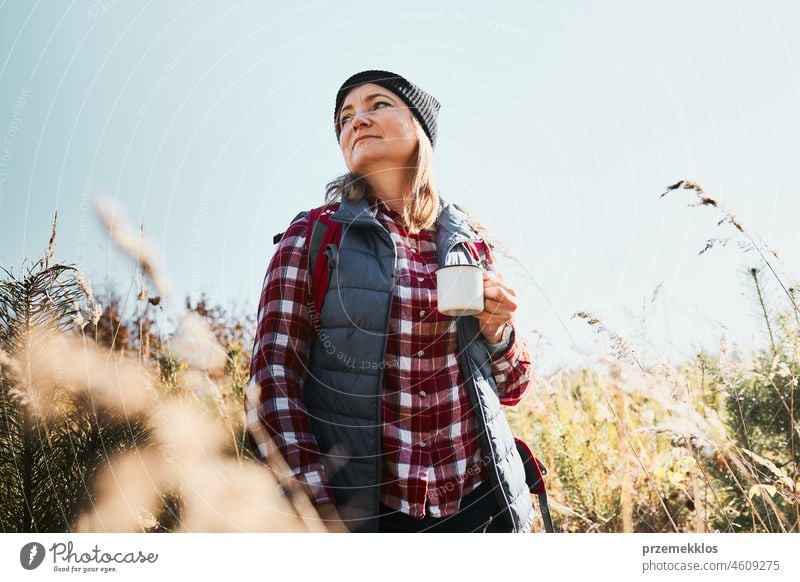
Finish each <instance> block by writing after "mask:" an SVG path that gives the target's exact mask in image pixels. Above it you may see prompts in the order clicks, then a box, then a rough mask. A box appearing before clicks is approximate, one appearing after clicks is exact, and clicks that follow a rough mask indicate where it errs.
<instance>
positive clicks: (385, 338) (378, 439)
mask: <svg viewBox="0 0 800 582" xmlns="http://www.w3.org/2000/svg"><path fill="white" fill-rule="evenodd" d="M379 227H380V228H379V230H380V232H381V234H382V235H383V236H384V239H385V240H388V241H389V246H391V248H392V254H393V257H392V282H391V284H390V285H389V302H388V309H387V310H386V311H387V312H386V323H385V324H384V326H383V329H384V333H383V347H382V348H381V360H382V361H383V363H384V365H383V366H380V369H379V370H378V395H377V396H378V397H377V398H376V409H377V410H376V414H375V418H376V419H377V432H378V434H377V437H376V441H375V442H376V443H377V447H378V462H377V464H378V482H377V484H376V487H375V489H376V492H375V501H374V508H375V522H376V530H377V529H378V526H377V523H378V522H379V514H380V503H381V487H382V484H381V479H382V478H383V418H382V415H381V408H382V406H383V375H384V371H385V369H386V365H385V360H386V346H387V345H388V343H389V326H390V324H391V321H392V300H393V299H394V285H395V282H396V281H397V248H396V247H395V244H394V241H393V240H392V236H391V235H390V234H389V231H387V230H386V228H385V227H384V226H383V225H379Z"/></svg>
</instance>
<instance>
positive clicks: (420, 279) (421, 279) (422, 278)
mask: <svg viewBox="0 0 800 582" xmlns="http://www.w3.org/2000/svg"><path fill="white" fill-rule="evenodd" d="M424 280H425V277H417V281H419V282H420V283H421V282H422V281H424Z"/></svg>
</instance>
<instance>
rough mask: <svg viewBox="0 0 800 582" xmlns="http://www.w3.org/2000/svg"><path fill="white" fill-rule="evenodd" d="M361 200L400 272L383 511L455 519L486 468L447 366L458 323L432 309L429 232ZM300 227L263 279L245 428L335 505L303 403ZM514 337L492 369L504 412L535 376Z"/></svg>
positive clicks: (305, 318) (458, 384)
mask: <svg viewBox="0 0 800 582" xmlns="http://www.w3.org/2000/svg"><path fill="white" fill-rule="evenodd" d="M369 201H370V204H371V211H372V212H373V214H374V215H375V216H376V218H377V219H378V220H379V221H380V223H381V224H383V226H385V227H386V229H387V230H388V232H389V234H390V235H391V238H392V240H394V242H395V246H396V248H397V269H398V277H397V279H396V287H395V293H394V297H393V299H392V314H391V321H390V333H389V338H388V342H387V346H386V354H385V362H386V368H385V373H384V390H383V404H382V409H381V410H382V422H383V468H382V477H383V478H382V481H383V483H382V487H381V502H382V503H384V504H385V505H387V506H389V507H392V508H394V509H399V510H400V511H402V512H404V513H407V514H409V515H411V516H413V517H417V518H422V517H424V516H425V515H426V514H430V515H432V516H435V517H441V516H447V515H452V514H454V513H456V512H457V511H458V506H459V500H460V499H461V497H462V496H464V495H466V494H467V493H469V492H470V491H472V490H473V489H474V488H475V487H477V486H478V485H480V484H481V483H482V482H483V481H485V480H487V479H488V476H487V465H488V458H486V457H485V455H483V453H482V451H481V449H480V446H479V442H478V422H477V418H476V414H475V413H474V412H473V409H472V405H471V403H470V400H469V396H468V394H467V392H466V389H465V387H464V380H463V376H462V373H461V370H460V369H459V366H458V361H457V359H456V357H457V353H458V349H457V340H456V319H455V318H454V317H449V316H445V315H442V314H441V313H439V311H438V310H437V309H436V275H435V271H436V269H437V268H438V261H437V253H436V237H435V234H436V230H435V229H436V227H435V226H434V227H431V228H430V229H427V230H423V231H421V232H419V233H418V234H415V235H412V234H409V233H408V232H407V231H406V230H405V229H403V228H402V227H401V226H399V224H402V220H400V217H399V215H398V214H397V213H395V212H394V211H392V210H391V209H389V208H388V207H386V206H385V205H384V204H382V203H379V202H378V201H377V200H376V199H374V198H372V197H370V198H369ZM307 224H308V223H307V219H304V218H300V219H298V220H296V221H295V222H293V223H292V224H291V225H290V226H289V228H288V229H287V230H286V232H285V233H284V234H283V238H282V239H281V241H280V243H279V244H278V248H277V250H276V252H275V255H274V256H273V257H272V260H271V261H270V265H269V268H268V270H267V274H266V277H265V279H264V285H263V289H262V292H261V299H260V303H259V310H258V328H257V332H256V339H255V343H254V347H253V358H252V362H251V368H250V372H251V387H254V388H255V389H256V390H257V389H258V386H260V387H261V390H260V392H256V394H257V395H258V398H257V401H258V406H257V407H256V408H255V409H253V410H250V411H248V417H247V424H248V426H251V425H253V424H254V423H261V424H262V426H263V427H264V428H265V429H266V431H267V432H268V434H269V435H270V437H272V439H273V440H274V442H275V444H276V445H277V446H278V448H279V449H280V451H281V453H282V454H283V455H284V457H285V458H286V461H287V463H288V464H289V466H290V467H291V468H292V471H293V472H294V474H295V476H296V478H297V479H299V480H301V481H302V482H304V483H305V484H307V485H308V487H309V489H310V491H311V492H312V495H313V501H314V503H317V504H318V503H323V502H326V501H333V500H334V497H333V492H332V491H331V489H330V488H329V487H328V481H327V477H326V475H325V472H324V468H323V466H322V464H321V462H320V459H319V450H318V448H317V445H316V442H315V439H314V436H313V433H312V431H311V427H310V424H309V419H308V416H307V414H306V410H305V406H304V405H303V401H302V398H301V393H302V387H303V384H304V382H305V379H306V377H307V374H308V370H307V361H308V357H309V341H310V340H311V337H312V333H313V332H312V327H311V321H310V319H309V315H308V309H307V305H308V300H309V298H310V295H309V289H308V283H307V273H308V269H307V264H308V263H307V252H308V251H307V248H306V242H305V239H306V228H307ZM486 249H487V250H486V253H487V262H488V264H489V266H490V268H491V267H492V266H493V264H494V257H493V255H492V252H491V250H490V249H489V247H488V246H487V247H486ZM514 336H515V338H514V341H513V342H512V343H511V345H510V346H509V348H508V349H507V350H506V351H505V352H503V353H502V354H498V355H496V356H494V357H493V361H492V372H493V375H494V378H495V381H496V383H497V388H498V392H499V394H500V402H501V403H502V404H504V405H508V406H513V405H515V404H516V403H517V402H518V401H519V400H520V398H521V397H522V395H523V393H524V392H525V389H526V388H527V386H528V384H529V381H530V379H531V372H532V366H531V362H530V356H529V353H528V349H527V346H526V344H525V341H524V340H523V339H522V338H521V337H519V336H518V335H517V334H516V333H515V334H514ZM260 452H261V454H262V456H263V455H264V454H265V451H263V450H262V451H260ZM426 501H427V506H426Z"/></svg>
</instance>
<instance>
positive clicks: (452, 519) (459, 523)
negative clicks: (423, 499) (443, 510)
mask: <svg viewBox="0 0 800 582" xmlns="http://www.w3.org/2000/svg"><path fill="white" fill-rule="evenodd" d="M380 510H381V515H380V518H379V520H378V531H380V532H387V533H390V532H391V533H393V532H441V533H444V532H447V533H456V532H462V533H464V532H469V533H481V532H484V531H486V532H510V531H511V530H512V528H511V524H509V522H508V519H507V518H506V517H505V515H504V513H503V511H502V510H501V509H500V506H499V504H498V503H497V500H496V499H495V492H494V491H493V490H492V486H491V484H490V483H489V481H484V482H483V483H481V484H480V485H479V486H478V487H477V488H475V489H473V490H472V491H471V492H470V493H468V494H467V495H465V496H464V497H463V498H462V499H461V509H460V510H459V511H458V513H456V514H455V515H448V516H445V517H431V516H430V515H426V516H425V517H424V518H422V519H416V518H414V517H411V516H410V515H408V514H405V513H403V512H402V511H398V510H395V509H391V508H390V507H387V506H386V505H384V504H383V503H381V505H380Z"/></svg>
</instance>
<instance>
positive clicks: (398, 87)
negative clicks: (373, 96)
mask: <svg viewBox="0 0 800 582" xmlns="http://www.w3.org/2000/svg"><path fill="white" fill-rule="evenodd" d="M366 83H375V84H376V85H380V86H381V87H384V88H386V89H388V90H389V91H391V92H392V93H395V94H396V95H397V96H398V97H400V99H402V100H403V101H404V102H405V103H406V105H408V107H409V109H410V110H411V113H413V114H414V117H416V118H417V121H419V123H420V125H421V126H422V129H423V130H424V131H425V135H427V136H428V138H429V139H430V140H431V147H433V146H435V145H436V128H437V123H436V122H437V118H438V117H439V108H440V107H441V104H440V103H439V102H438V101H437V100H436V98H435V97H433V96H432V95H429V94H428V93H426V92H425V91H423V90H422V89H420V88H419V87H417V86H416V85H415V84H414V83H412V82H411V81H409V80H407V79H405V78H403V77H401V76H400V75H398V74H397V73H392V72H389V71H361V72H360V73H356V74H355V75H353V76H351V77H350V78H349V79H347V80H346V81H345V82H344V83H343V84H342V86H341V88H340V89H339V92H338V93H337V94H336V109H334V112H333V127H334V129H335V131H336V141H337V142H338V141H339V124H338V123H337V121H338V119H339V110H340V109H341V108H342V104H343V103H344V98H345V97H346V96H347V94H348V93H349V92H350V90H351V89H353V88H354V87H358V86H359V85H364V84H366Z"/></svg>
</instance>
